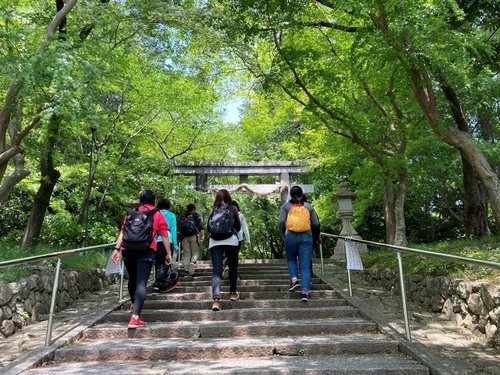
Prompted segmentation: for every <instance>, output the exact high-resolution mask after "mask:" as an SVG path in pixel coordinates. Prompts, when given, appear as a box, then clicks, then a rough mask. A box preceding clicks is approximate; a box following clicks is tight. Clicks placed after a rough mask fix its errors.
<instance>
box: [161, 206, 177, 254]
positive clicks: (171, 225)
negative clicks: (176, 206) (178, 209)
mask: <svg viewBox="0 0 500 375" xmlns="http://www.w3.org/2000/svg"><path fill="white" fill-rule="evenodd" d="M160 212H161V213H162V214H163V216H165V220H166V221H167V226H168V234H169V236H170V243H171V244H172V246H173V247H174V250H178V249H179V244H178V243H177V219H176V218H175V214H174V213H173V212H170V211H169V210H160ZM156 241H158V242H161V241H162V238H161V236H158V238H157V239H156Z"/></svg>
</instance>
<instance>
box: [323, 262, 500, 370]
mask: <svg viewBox="0 0 500 375" xmlns="http://www.w3.org/2000/svg"><path fill="white" fill-rule="evenodd" d="M324 271H325V276H324V277H323V279H324V280H325V281H327V282H328V283H329V284H330V285H332V286H333V287H334V288H335V289H336V290H339V291H340V292H342V293H343V294H344V296H345V297H346V298H348V297H349V292H348V282H347V271H346V270H345V269H343V268H341V267H340V266H339V265H338V264H336V263H325V265H324ZM315 273H316V274H317V275H321V267H320V266H319V265H315ZM351 281H352V289H353V297H354V299H360V300H362V301H363V302H364V303H366V304H367V305H369V307H371V308H373V309H374V310H376V312H377V313H379V314H380V316H382V317H383V318H384V320H385V322H386V323H387V324H388V325H389V326H390V328H392V329H393V330H394V331H396V332H397V333H398V334H399V335H401V336H403V337H406V335H405V327H404V317H403V309H402V302H401V296H399V295H395V294H394V293H392V292H389V291H386V290H383V289H381V288H377V287H374V286H371V285H369V284H368V283H366V282H365V281H364V280H363V279H362V277H361V274H360V272H356V271H351ZM348 299H349V298H348ZM351 302H354V301H351ZM407 308H408V314H409V316H410V328H411V338H412V341H413V342H415V343H420V344H422V345H423V346H424V347H426V348H429V349H432V351H433V352H434V353H435V354H436V355H439V356H441V357H442V358H443V359H449V360H451V361H452V362H456V363H457V364H458V366H460V363H463V365H464V366H468V368H469V369H470V370H469V371H471V372H470V373H473V374H477V375H500V348H492V347H489V346H488V345H487V343H486V342H485V339H484V338H482V337H479V336H476V335H474V334H473V333H472V332H471V331H469V330H467V329H465V328H462V327H459V326H457V325H456V324H455V322H454V321H451V320H448V319H446V318H445V317H444V316H443V315H441V314H435V313H432V312H428V311H423V310H422V309H421V307H420V306H419V305H418V304H416V303H412V302H407Z"/></svg>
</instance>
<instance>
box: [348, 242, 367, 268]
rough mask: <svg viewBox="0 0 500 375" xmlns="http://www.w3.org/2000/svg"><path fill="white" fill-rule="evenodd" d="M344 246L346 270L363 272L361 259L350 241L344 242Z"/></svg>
mask: <svg viewBox="0 0 500 375" xmlns="http://www.w3.org/2000/svg"><path fill="white" fill-rule="evenodd" d="M344 246H345V256H346V259H347V267H346V268H347V269H348V270H356V271H363V263H362V262H361V257H360V256H359V253H358V249H357V248H356V245H355V244H354V242H352V241H344Z"/></svg>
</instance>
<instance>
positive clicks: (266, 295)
mask: <svg viewBox="0 0 500 375" xmlns="http://www.w3.org/2000/svg"><path fill="white" fill-rule="evenodd" d="M224 289H226V290H224ZM338 297H339V294H338V293H337V292H336V291H335V290H317V291H313V292H312V293H311V301H312V300H314V299H320V298H338ZM165 298H168V299H177V300H185V301H200V300H205V301H206V300H211V299H212V293H211V292H201V293H194V292H192V293H182V292H181V293H179V292H178V291H177V289H174V290H173V291H171V292H168V293H154V294H150V295H148V296H147V299H149V300H158V299H160V300H161V299H165ZM300 298H301V294H300V292H289V291H288V290H286V291H283V292H244V293H241V299H254V300H261V299H275V300H281V299H285V300H300ZM222 299H223V300H224V299H227V300H229V287H226V288H223V291H222Z"/></svg>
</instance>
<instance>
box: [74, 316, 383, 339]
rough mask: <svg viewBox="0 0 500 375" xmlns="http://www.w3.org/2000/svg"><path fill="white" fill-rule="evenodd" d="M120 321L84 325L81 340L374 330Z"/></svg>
mask: <svg viewBox="0 0 500 375" xmlns="http://www.w3.org/2000/svg"><path fill="white" fill-rule="evenodd" d="M124 328H125V326H124V324H123V323H108V324H100V325H99V326H98V327H94V328H90V329H87V330H86V331H85V332H84V334H83V337H82V339H83V340H104V339H126V338H136V339H138V338H158V339H162V338H165V337H168V338H174V337H181V338H186V339H187V338H223V337H225V338H227V337H240V338H242V337H266V336H267V337H270V336H272V337H290V336H305V335H339V334H350V333H354V332H363V333H375V332H377V326H376V324H375V323H373V322H369V321H366V320H364V319H359V318H339V319H329V320H312V319H302V320H293V321H283V320H268V321H265V322H251V323H247V322H232V321H215V322H207V321H204V322H179V323H172V322H167V323H163V322H161V323H156V322H153V323H149V324H148V326H147V327H145V328H143V329H131V330H126V329H124Z"/></svg>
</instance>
